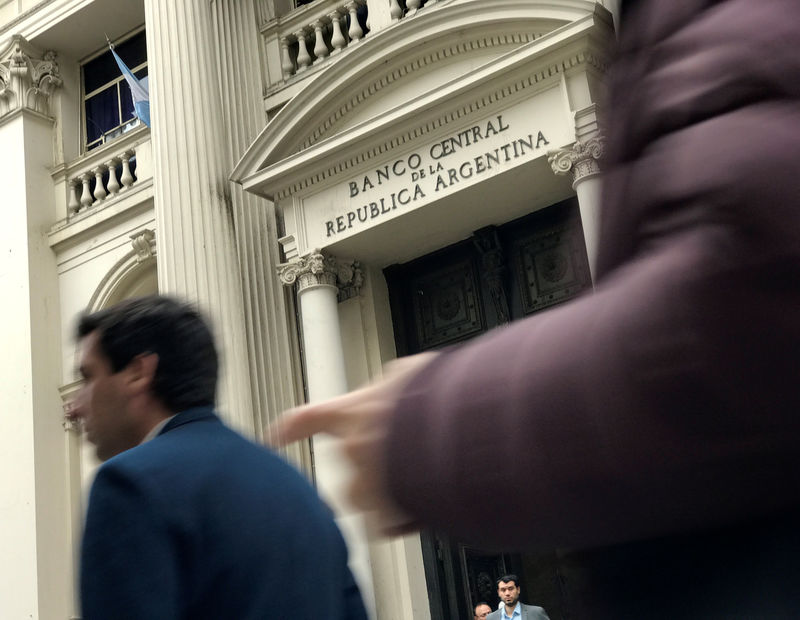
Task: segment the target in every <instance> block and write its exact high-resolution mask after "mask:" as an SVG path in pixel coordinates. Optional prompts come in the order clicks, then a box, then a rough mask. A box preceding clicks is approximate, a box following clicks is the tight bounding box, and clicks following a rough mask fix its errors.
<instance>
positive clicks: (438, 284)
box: [384, 199, 591, 620]
mask: <svg viewBox="0 0 800 620" xmlns="http://www.w3.org/2000/svg"><path fill="white" fill-rule="evenodd" d="M384 273H385V276H386V281H387V283H388V286H389V296H390V301H391V307H392V320H393V322H394V330H395V341H396V345H397V353H398V355H410V354H413V353H419V352H421V351H426V350H430V349H436V348H439V347H443V346H447V345H450V344H454V343H456V342H460V341H464V340H468V339H470V338H473V337H475V336H478V335H480V334H482V333H483V332H485V331H487V330H488V329H491V328H493V327H497V326H499V325H502V324H504V323H507V322H509V321H513V320H516V319H520V318H523V317H525V316H528V315H530V314H533V313H534V312H538V311H540V310H544V309H547V308H549V307H551V306H553V305H555V304H559V303H562V302H564V301H567V300H568V299H570V298H572V297H574V296H575V295H577V294H579V293H580V292H581V291H583V290H585V289H587V288H590V287H591V278H590V274H589V265H588V260H587V257H586V248H585V244H584V239H583V230H582V228H581V223H580V216H579V213H578V207H577V202H576V201H575V200H574V199H571V200H568V201H565V202H562V203H559V204H556V205H553V206H551V207H549V208H547V209H543V210H541V211H537V212H536V213H533V214H531V215H528V216H525V217H523V218H520V219H518V220H514V221H512V222H509V223H507V224H503V225H502V226H496V227H495V226H491V227H487V228H482V229H480V230H477V231H475V233H474V235H473V236H472V237H471V238H469V239H466V240H464V241H461V242H458V243H455V244H453V245H451V246H449V247H446V248H443V249H441V250H438V251H436V252H434V253H432V254H428V255H426V256H423V257H421V258H418V259H416V260H414V261H411V262H409V263H405V264H403V265H393V266H391V267H388V268H387V269H386V270H385V271H384ZM487 500H488V501H493V499H492V498H487ZM465 508H466V507H465ZM422 551H423V558H424V562H425V576H426V579H427V583H428V593H429V597H430V601H431V617H432V618H433V619H434V620H451V619H457V618H469V617H470V616H471V614H472V609H471V606H472V605H473V604H474V603H475V602H477V601H481V600H484V601H487V602H488V603H489V604H490V605H491V606H492V608H496V607H497V604H498V602H499V599H498V598H497V593H496V588H495V583H494V582H495V579H496V578H497V577H499V576H500V575H502V574H504V573H515V574H517V575H518V576H519V578H520V581H521V583H520V585H521V586H522V590H523V597H522V598H523V601H524V602H529V603H535V604H537V605H541V606H543V607H544V608H545V609H546V610H547V612H548V614H549V615H550V617H551V618H553V619H554V620H555V619H556V618H569V617H570V612H569V601H568V597H567V592H566V586H565V580H564V578H563V575H562V574H561V568H560V566H561V564H562V563H561V562H560V561H559V558H557V557H556V554H555V553H551V554H541V555H530V554H525V555H520V554H496V553H492V552H489V551H485V550H482V549H476V548H474V547H470V546H468V545H465V544H463V543H462V542H459V541H455V540H451V539H449V538H447V537H446V536H444V535H442V534H440V533H437V532H430V531H428V532H423V534H422Z"/></svg>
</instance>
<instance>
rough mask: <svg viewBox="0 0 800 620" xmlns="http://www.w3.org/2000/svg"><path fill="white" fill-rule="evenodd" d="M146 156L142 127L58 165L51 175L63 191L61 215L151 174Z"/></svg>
mask: <svg viewBox="0 0 800 620" xmlns="http://www.w3.org/2000/svg"><path fill="white" fill-rule="evenodd" d="M143 155H144V157H143ZM142 159H145V160H146V163H145V166H144V167H143V166H142ZM150 159H151V158H150V140H149V129H147V128H145V127H142V128H140V129H138V130H135V131H133V132H131V133H130V134H127V135H125V136H123V137H121V138H118V139H117V140H114V141H113V142H109V143H108V144H106V145H104V146H103V147H101V148H98V149H95V150H93V151H91V152H90V153H88V154H86V155H84V156H82V157H80V158H78V159H77V160H75V161H73V162H70V163H69V164H67V165H65V166H63V167H60V168H58V169H57V170H56V171H54V173H53V177H54V180H55V182H56V186H57V187H59V186H61V187H62V188H63V190H59V192H58V193H59V194H61V191H64V192H65V194H66V209H59V210H60V211H61V215H62V216H63V217H65V218H66V219H69V218H71V217H73V216H75V215H76V214H78V213H82V212H84V211H86V210H87V209H90V208H93V207H97V206H99V205H100V204H104V203H106V202H110V201H112V200H114V199H115V198H116V197H117V196H120V195H123V194H125V193H126V192H128V191H129V190H130V189H131V188H132V187H134V186H135V185H136V184H137V182H139V180H140V179H142V178H143V177H149V178H152V170H151V166H150ZM61 195H64V194H61Z"/></svg>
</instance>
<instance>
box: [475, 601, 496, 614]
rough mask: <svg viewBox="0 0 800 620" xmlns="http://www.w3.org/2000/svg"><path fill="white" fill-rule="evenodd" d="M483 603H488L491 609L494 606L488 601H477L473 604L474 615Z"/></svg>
mask: <svg viewBox="0 0 800 620" xmlns="http://www.w3.org/2000/svg"><path fill="white" fill-rule="evenodd" d="M481 605H486V606H487V607H489V608H490V609H491V607H492V606H491V605H489V603H487V602H486V601H478V602H477V603H475V604H474V605H473V606H472V615H473V616H474V615H475V612H476V611H478V607H480V606H481Z"/></svg>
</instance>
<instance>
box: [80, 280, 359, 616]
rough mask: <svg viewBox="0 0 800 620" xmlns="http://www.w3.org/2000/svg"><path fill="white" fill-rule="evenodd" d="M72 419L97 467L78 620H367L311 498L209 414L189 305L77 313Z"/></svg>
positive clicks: (264, 453) (203, 336) (136, 305)
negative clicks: (78, 380)
mask: <svg viewBox="0 0 800 620" xmlns="http://www.w3.org/2000/svg"><path fill="white" fill-rule="evenodd" d="M77 331H78V339H79V344H80V373H81V375H82V376H83V379H84V383H83V387H82V388H81V390H80V393H79V395H78V397H77V402H76V403H75V409H74V415H75V416H76V417H77V418H78V419H80V420H81V421H82V422H83V425H84V429H85V432H86V436H87V438H88V440H89V441H90V442H92V443H93V444H94V445H95V447H96V450H97V456H98V457H99V458H100V459H101V460H103V461H106V462H105V463H104V464H103V465H102V466H101V467H100V469H99V471H98V472H97V477H96V478H95V481H94V484H93V486H92V491H91V496H90V499H89V507H88V512H87V517H86V527H85V532H84V537H83V548H82V553H81V599H82V607H83V618H84V620H125V619H128V618H129V619H131V620H134V619H135V620H161V619H164V620H166V619H170V620H174V619H181V618H185V619H189V618H191V619H192V620H200V619H204V618H208V619H212V618H213V619H214V620H220V619H222V618H231V619H236V620H249V619H252V620H255V619H264V618H308V619H312V618H314V619H316V618H326V619H341V620H350V619H357V620H362V619H366V612H365V610H364V606H363V603H362V601H361V597H360V594H359V592H358V588H357V586H356V584H355V582H354V581H353V577H352V574H351V573H350V570H349V569H348V567H347V549H346V547H345V544H344V541H343V539H342V536H341V534H340V532H339V530H338V529H337V527H336V525H335V524H334V522H333V520H332V518H331V515H330V512H329V510H328V509H327V508H326V507H325V506H324V504H323V503H322V502H321V501H320V500H319V498H318V497H317V495H316V493H315V492H314V490H313V489H312V488H311V486H310V485H309V484H308V483H307V482H306V481H305V480H304V479H303V478H302V477H301V476H300V474H298V473H297V472H296V471H295V470H293V469H292V468H291V467H290V466H289V465H287V464H286V463H284V462H283V461H282V460H280V459H279V458H278V457H277V456H275V455H274V454H272V453H271V452H269V451H268V450H267V449H265V448H263V447H261V446H257V445H256V444H254V443H251V442H250V441H248V440H246V439H245V438H243V437H241V436H240V435H238V434H236V433H235V432H233V431H232V430H230V429H229V428H227V427H226V426H225V425H223V424H222V422H221V421H220V420H219V418H218V417H217V416H216V414H215V413H214V400H215V394H216V384H217V353H216V349H215V346H214V342H213V338H212V336H211V333H210V331H209V329H208V327H207V325H206V324H205V322H204V321H203V319H202V318H201V316H200V315H199V314H198V313H197V311H196V310H194V309H193V308H192V307H190V306H188V305H186V304H183V303H181V302H179V301H177V300H175V299H171V298H167V297H157V296H155V297H146V298H141V299H134V300H129V301H126V302H123V303H121V304H119V305H117V306H115V307H113V308H110V309H107V310H103V311H101V312H98V313H95V314H90V315H84V316H82V317H81V318H80V320H79V324H78V330H77Z"/></svg>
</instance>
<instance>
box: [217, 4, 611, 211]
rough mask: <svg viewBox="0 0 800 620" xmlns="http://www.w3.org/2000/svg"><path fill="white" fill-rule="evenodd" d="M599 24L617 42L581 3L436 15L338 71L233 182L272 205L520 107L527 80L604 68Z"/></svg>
mask: <svg viewBox="0 0 800 620" xmlns="http://www.w3.org/2000/svg"><path fill="white" fill-rule="evenodd" d="M598 21H599V22H608V25H607V27H604V28H603V29H602V30H603V34H608V33H610V32H611V27H610V17H609V16H608V14H607V12H605V10H604V9H602V8H599V9H598V5H597V3H595V2H589V1H584V0H575V1H572V2H560V3H553V2H543V1H537V0H494V1H493V4H492V11H491V12H490V13H488V12H487V10H486V2H485V0H462V1H460V2H459V1H454V2H451V3H447V2H441V3H440V4H437V5H434V6H433V7H432V9H431V10H428V11H425V12H421V13H419V14H417V15H415V16H414V17H412V18H406V19H404V20H402V21H400V22H398V23H396V24H394V25H393V26H391V27H389V28H386V29H385V30H382V31H380V32H377V33H375V35H374V36H372V37H370V38H368V39H365V40H364V41H363V42H361V43H359V44H358V46H356V47H354V48H353V49H349V50H348V51H347V54H346V55H343V56H342V57H340V58H339V59H338V60H337V61H335V62H331V65H330V67H328V68H327V69H325V70H324V71H322V72H320V74H319V75H317V76H316V77H315V78H313V80H312V81H310V82H309V84H308V85H307V86H306V87H305V88H304V89H303V90H302V91H301V92H300V93H298V95H296V96H295V97H294V98H293V99H292V100H291V101H290V102H289V103H288V104H286V106H284V108H283V109H282V110H281V111H280V112H279V113H278V114H277V115H276V116H275V117H274V118H273V119H272V121H271V122H270V123H269V124H268V125H267V126H266V128H265V129H264V130H263V131H262V132H261V134H260V135H259V136H258V138H257V139H256V140H255V142H254V143H253V144H252V145H251V146H250V148H249V149H248V151H247V152H246V153H245V155H244V156H243V157H242V160H241V161H240V162H239V164H238V165H237V167H236V169H235V170H234V172H233V174H232V178H233V179H234V180H236V181H238V182H241V183H243V185H245V187H247V188H248V189H249V190H250V191H254V192H256V193H259V194H262V195H266V196H270V197H273V198H274V197H276V196H277V195H278V194H279V193H280V192H281V191H282V190H285V188H287V187H290V186H292V185H293V186H294V189H295V190H296V189H297V187H298V186H297V182H298V180H299V179H300V178H301V177H303V176H307V177H309V176H310V177H313V178H316V179H317V180H319V178H320V175H321V176H322V177H324V176H325V175H326V174H330V173H331V171H336V170H339V171H341V170H342V169H346V168H349V167H351V166H353V165H358V163H359V162H363V161H364V159H365V158H369V157H370V156H371V155H370V154H377V153H380V152H383V151H385V150H387V149H389V148H394V147H396V146H397V145H398V144H402V143H404V142H405V141H407V140H410V139H413V138H415V137H418V136H419V135H422V134H425V133H428V132H430V131H435V128H436V127H437V126H438V127H442V126H443V125H444V124H447V123H448V122H450V121H452V120H454V119H457V118H458V117H459V116H461V115H462V114H463V113H464V112H463V110H461V108H463V107H464V106H467V108H470V109H469V110H468V111H472V109H474V107H475V106H478V107H480V106H481V105H487V102H494V101H497V99H498V98H502V97H504V96H513V94H514V92H515V91H516V90H519V89H520V88H522V87H523V86H521V85H520V84H521V81H523V82H526V83H527V86H530V85H531V84H533V83H535V82H537V81H544V80H546V79H548V78H549V77H550V76H552V74H553V72H558V71H560V70H564V69H565V65H564V63H565V62H567V63H570V62H573V63H574V62H596V63H602V58H601V56H602V55H603V52H602V51H600V52H598V56H597V57H590V56H591V55H590V54H588V55H587V53H586V48H587V45H586V38H587V37H588V36H590V34H591V33H592V32H594V31H593V30H592V28H593V26H594V25H595V24H596V23H597V22H598ZM595 30H596V29H595ZM591 36H596V33H595V34H591ZM577 38H582V40H581V42H580V43H577ZM601 38H602V37H601ZM596 49H597V50H602V49H604V46H603V45H602V44H600V43H599V42H598V44H597V45H596ZM569 58H573V60H569ZM577 58H579V60H574V59H577ZM531 59H536V62H538V65H539V68H538V69H537V71H536V72H534V73H533V74H532V73H531V71H530V66H531V65H530V62H531ZM512 91H513V92H512ZM290 191H291V190H290Z"/></svg>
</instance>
